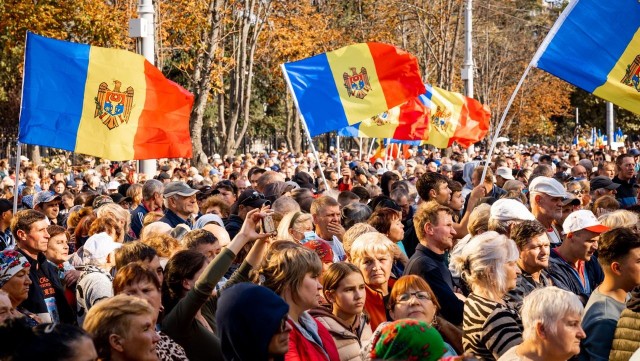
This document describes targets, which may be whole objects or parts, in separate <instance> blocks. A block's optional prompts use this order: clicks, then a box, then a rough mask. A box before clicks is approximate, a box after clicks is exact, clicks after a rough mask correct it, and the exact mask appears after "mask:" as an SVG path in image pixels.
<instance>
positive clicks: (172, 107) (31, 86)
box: [18, 33, 193, 160]
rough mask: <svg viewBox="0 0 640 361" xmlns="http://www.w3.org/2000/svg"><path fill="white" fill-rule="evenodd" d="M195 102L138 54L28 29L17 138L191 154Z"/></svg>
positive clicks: (127, 155) (116, 153)
mask: <svg viewBox="0 0 640 361" xmlns="http://www.w3.org/2000/svg"><path fill="white" fill-rule="evenodd" d="M192 105H193V95H191V94H190V93H189V92H188V91H186V90H185V89H183V88H182V87H181V86H179V85H178V84H176V83H174V82H172V81H170V80H168V79H166V78H165V77H164V76H163V75H162V73H161V72H160V70H158V69H157V68H155V67H154V66H153V65H151V63H149V62H148V61H147V60H146V59H145V58H144V57H143V56H141V55H138V54H134V53H131V52H128V51H125V50H118V49H107V48H101V47H96V46H89V45H85V44H77V43H71V42H66V41H62V40H56V39H50V38H46V37H43V36H39V35H35V34H32V33H27V44H26V54H25V66H24V86H23V90H22V109H21V113H20V131H19V136H18V139H19V141H20V142H22V143H27V144H35V145H43V146H48V147H55V148H60V149H65V150H69V151H75V152H78V153H83V154H88V155H93V156H98V157H103V158H107V159H111V160H129V159H151V158H164V157H170V158H177V157H191V137H190V134H189V116H190V113H191V107H192Z"/></svg>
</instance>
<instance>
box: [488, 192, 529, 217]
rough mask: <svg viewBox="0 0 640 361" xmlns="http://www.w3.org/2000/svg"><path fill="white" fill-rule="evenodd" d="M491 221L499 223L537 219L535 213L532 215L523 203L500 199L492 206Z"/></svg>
mask: <svg viewBox="0 0 640 361" xmlns="http://www.w3.org/2000/svg"><path fill="white" fill-rule="evenodd" d="M489 219H495V220H498V221H513V220H518V221H533V220H535V219H536V217H534V216H533V213H531V212H530V211H529V210H528V209H527V207H526V206H525V205H524V204H522V202H519V201H517V200H515V199H509V198H503V199H498V200H497V201H496V202H495V203H493V204H492V205H491V211H489Z"/></svg>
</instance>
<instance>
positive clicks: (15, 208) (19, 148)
mask: <svg viewBox="0 0 640 361" xmlns="http://www.w3.org/2000/svg"><path fill="white" fill-rule="evenodd" d="M20 111H22V107H20ZM16 145H17V150H16V173H15V175H16V181H15V184H14V185H13V214H16V213H17V212H18V182H20V157H22V144H20V141H19V140H18V141H17V142H16Z"/></svg>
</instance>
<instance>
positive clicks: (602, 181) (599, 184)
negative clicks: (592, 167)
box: [589, 175, 620, 203]
mask: <svg viewBox="0 0 640 361" xmlns="http://www.w3.org/2000/svg"><path fill="white" fill-rule="evenodd" d="M589 185H590V186H589V188H590V192H591V202H592V203H593V202H595V201H596V199H598V198H600V197H602V196H607V195H612V196H614V197H615V195H616V192H617V191H616V190H617V189H618V187H620V184H618V183H613V181H612V180H611V178H609V177H607V176H604V175H599V176H597V177H593V178H592V179H591V180H590V181H589Z"/></svg>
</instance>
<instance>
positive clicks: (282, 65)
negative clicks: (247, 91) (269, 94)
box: [280, 64, 340, 191]
mask: <svg viewBox="0 0 640 361" xmlns="http://www.w3.org/2000/svg"><path fill="white" fill-rule="evenodd" d="M280 69H282V74H283V75H284V80H285V82H286V83H287V87H288V88H289V91H290V92H291V95H292V98H293V103H294V104H295V105H296V108H297V109H298V116H299V117H300V120H302V127H303V128H304V132H305V133H306V134H307V138H309V145H310V146H311V150H312V151H313V156H314V157H315V158H316V164H317V165H318V169H320V176H321V177H322V182H324V189H325V190H327V191H328V190H329V189H330V188H329V183H327V178H326V177H325V176H324V171H323V170H322V164H321V163H320V157H318V152H317V151H316V147H315V145H313V139H311V133H309V127H307V121H306V120H304V116H303V115H302V112H301V111H300V106H299V105H298V98H296V93H295V92H294V91H293V88H292V87H291V82H290V81H289V75H288V74H287V72H286V71H285V69H284V64H280ZM338 173H340V169H338Z"/></svg>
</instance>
